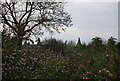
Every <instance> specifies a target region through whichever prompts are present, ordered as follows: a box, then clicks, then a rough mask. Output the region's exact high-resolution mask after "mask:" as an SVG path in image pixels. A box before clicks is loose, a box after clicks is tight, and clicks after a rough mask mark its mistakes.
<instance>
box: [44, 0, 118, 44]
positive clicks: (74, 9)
mask: <svg viewBox="0 0 120 81" xmlns="http://www.w3.org/2000/svg"><path fill="white" fill-rule="evenodd" d="M92 1H93V2H72V1H71V2H68V3H66V5H65V10H66V11H67V12H68V13H69V14H70V15H71V16H72V21H73V22H72V23H73V26H72V27H68V28H67V29H66V32H61V33H60V34H58V33H55V34H54V35H50V34H48V33H45V34H44V37H43V39H44V38H50V37H51V36H52V37H53V38H56V39H61V40H63V41H65V40H68V41H71V40H72V41H75V42H77V39H78V37H80V38H81V42H86V43H89V42H91V39H92V38H93V37H96V36H98V37H101V38H102V39H103V40H105V41H106V40H107V39H108V38H109V37H111V36H113V37H115V38H118V2H95V0H92Z"/></svg>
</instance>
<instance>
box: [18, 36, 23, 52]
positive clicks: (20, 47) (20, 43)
mask: <svg viewBox="0 0 120 81" xmlns="http://www.w3.org/2000/svg"><path fill="white" fill-rule="evenodd" d="M18 49H19V50H21V49H22V38H19V39H18Z"/></svg>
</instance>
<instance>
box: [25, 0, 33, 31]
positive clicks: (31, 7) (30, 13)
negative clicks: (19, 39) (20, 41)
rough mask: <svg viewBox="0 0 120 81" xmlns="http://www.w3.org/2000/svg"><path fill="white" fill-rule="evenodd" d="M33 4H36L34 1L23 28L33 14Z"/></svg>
mask: <svg viewBox="0 0 120 81" xmlns="http://www.w3.org/2000/svg"><path fill="white" fill-rule="evenodd" d="M33 5H34V2H32V4H31V8H30V12H29V14H28V16H27V19H26V22H25V25H24V27H23V30H24V29H25V27H26V26H27V24H28V19H29V18H30V16H31V13H32V9H33Z"/></svg>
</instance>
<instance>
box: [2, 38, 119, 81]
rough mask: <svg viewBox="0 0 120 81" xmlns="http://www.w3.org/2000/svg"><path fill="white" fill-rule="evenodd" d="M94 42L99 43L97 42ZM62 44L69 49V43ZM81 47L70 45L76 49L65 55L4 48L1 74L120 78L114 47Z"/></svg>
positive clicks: (44, 49) (101, 78)
mask: <svg viewBox="0 0 120 81" xmlns="http://www.w3.org/2000/svg"><path fill="white" fill-rule="evenodd" d="M52 40H54V41H57V42H59V41H58V40H55V39H52ZM55 45H57V44H55ZM95 45H97V46H98V43H96V44H94V46H95ZM48 46H49V45H48ZM65 46H66V48H69V45H65ZM83 46H85V47H84V49H79V48H74V47H73V48H74V49H75V50H74V51H69V50H68V52H65V55H61V54H60V53H55V52H54V51H53V50H51V49H50V48H47V49H46V48H43V47H36V48H32V49H23V50H17V49H16V48H14V47H9V48H3V55H2V60H3V63H2V67H3V72H2V75H3V76H2V77H3V79H21V78H23V79H60V80H61V79H62V80H63V79H64V80H66V79H69V80H71V81H74V80H77V79H78V80H79V79H95V80H112V79H116V78H120V64H119V63H120V59H119V58H120V56H119V55H118V53H117V48H116V46H114V48H115V49H112V50H111V48H112V47H111V48H108V46H107V45H104V46H102V47H101V51H100V52H99V51H96V49H93V47H89V48H88V47H87V46H86V45H85V44H83ZM11 49H12V50H11ZM58 49H60V48H58ZM77 49H78V50H80V51H78V50H77ZM66 50H67V49H66Z"/></svg>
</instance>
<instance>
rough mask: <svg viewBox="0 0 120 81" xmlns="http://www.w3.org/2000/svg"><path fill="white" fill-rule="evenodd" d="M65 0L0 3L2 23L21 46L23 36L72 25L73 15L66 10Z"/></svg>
mask: <svg viewBox="0 0 120 81" xmlns="http://www.w3.org/2000/svg"><path fill="white" fill-rule="evenodd" d="M64 4H65V3H64V2H30V1H27V2H12V1H10V2H7V1H5V2H4V3H0V23H1V25H2V24H4V25H5V26H4V28H7V29H9V30H10V32H11V34H12V35H13V36H15V37H16V38H17V39H18V46H19V48H21V46H22V41H23V38H29V37H30V36H31V35H41V34H42V33H43V32H44V31H43V30H46V31H49V32H50V33H52V32H54V30H55V31H57V32H60V31H61V30H63V31H65V29H66V27H69V26H71V25H72V24H71V22H72V21H71V16H70V15H69V14H68V13H67V12H65V9H64Z"/></svg>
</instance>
